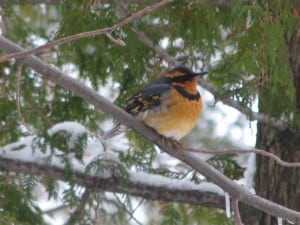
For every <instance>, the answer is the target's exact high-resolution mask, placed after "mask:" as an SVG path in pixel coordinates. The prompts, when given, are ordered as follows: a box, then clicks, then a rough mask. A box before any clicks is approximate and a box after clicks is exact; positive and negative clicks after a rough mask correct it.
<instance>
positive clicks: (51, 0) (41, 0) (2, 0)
mask: <svg viewBox="0 0 300 225" xmlns="http://www.w3.org/2000/svg"><path fill="white" fill-rule="evenodd" d="M58 2H59V0H26V1H24V0H0V5H3V6H4V5H5V4H7V3H9V4H32V5H33V4H46V5H54V4H57V3H58Z"/></svg>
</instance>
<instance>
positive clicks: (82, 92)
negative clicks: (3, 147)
mask: <svg viewBox="0 0 300 225" xmlns="http://www.w3.org/2000/svg"><path fill="white" fill-rule="evenodd" d="M0 49H2V50H4V51H6V52H8V53H15V52H20V51H24V49H23V48H21V47H20V46H18V45H16V44H15V43H13V42H11V41H9V40H8V39H6V38H4V37H0ZM22 63H24V65H28V66H29V67H31V68H32V69H33V70H35V71H36V72H38V73H40V74H41V76H42V77H43V78H46V79H49V80H50V81H52V82H54V83H55V84H57V85H59V86H61V87H63V88H66V89H68V90H70V91H72V92H73V93H74V94H75V95H77V96H79V97H82V98H83V99H84V100H86V101H87V102H88V103H89V104H92V105H94V106H95V107H96V108H97V109H99V110H101V111H103V112H105V113H107V114H109V115H111V116H112V117H113V118H114V119H116V120H118V121H120V122H121V123H123V124H125V125H126V126H128V127H130V128H132V129H133V130H135V131H136V132H138V133H139V134H140V135H142V136H143V137H144V138H146V139H148V140H150V141H152V142H153V143H154V144H155V145H157V146H158V147H159V148H160V149H162V150H163V151H165V152H167V153H168V154H169V155H171V156H173V157H175V158H177V159H179V160H181V161H182V162H184V163H186V164H187V165H189V166H190V167H191V168H193V169H194V170H195V171H197V172H199V173H200V174H202V175H204V176H206V177H207V178H208V179H210V180H211V181H212V182H213V183H215V184H216V185H218V186H220V187H221V188H222V189H223V190H224V191H226V192H228V193H229V194H230V196H231V198H233V199H237V200H238V201H240V202H243V203H245V204H247V205H250V206H252V207H254V208H256V209H258V210H262V211H264V212H266V213H269V214H271V215H273V216H276V217H280V218H283V219H285V220H289V221H291V222H294V223H299V222H300V212H297V211H295V210H291V209H289V208H287V207H284V206H282V205H279V204H277V203H274V202H272V201H269V200H267V199H264V198H262V197H260V196H257V195H254V194H252V193H250V192H249V191H247V190H245V189H244V188H243V187H241V186H240V185H238V184H236V183H235V182H233V181H232V180H230V179H229V178H228V177H226V176H224V175H223V174H222V173H221V172H219V171H218V170H216V169H214V168H213V167H211V166H210V165H208V164H207V163H206V162H204V161H202V160H201V158H200V157H199V156H198V155H197V154H196V153H192V152H188V151H185V150H184V149H182V148H173V147H171V146H169V145H167V144H166V143H165V142H164V141H163V140H162V139H161V137H160V136H159V135H158V134H157V133H156V132H154V131H153V130H152V129H150V128H149V127H147V126H146V125H144V124H143V123H142V122H140V121H138V120H136V119H135V118H134V117H133V116H131V115H129V114H127V113H126V112H125V111H124V110H122V109H120V108H119V107H117V106H116V105H114V104H112V103H111V102H109V101H108V100H107V99H105V98H103V97H101V96H100V95H98V94H97V92H96V91H94V90H93V89H91V88H89V87H87V86H85V85H84V84H83V83H80V82H79V81H77V80H75V79H73V78H71V77H69V76H67V75H66V74H64V73H62V72H61V71H59V70H58V69H56V68H54V67H52V66H50V65H48V64H46V63H44V62H43V61H41V60H40V59H38V58H37V57H35V56H27V57H25V58H24V59H23V61H22ZM0 165H1V168H3V165H6V168H10V167H9V165H12V167H13V168H14V169H15V170H18V171H20V169H22V168H19V167H18V164H13V163H12V160H8V159H2V161H1V164H0ZM21 166H24V165H23V164H22V165H21ZM31 166H32V167H31ZM42 167H43V165H39V166H37V167H36V166H35V165H32V164H30V165H29V168H32V170H33V171H32V172H35V174H36V175H42V174H39V173H41V171H43V173H47V171H46V170H43V169H42ZM13 168H11V169H13ZM52 172H53V173H55V174H56V176H58V177H59V176H62V175H63V171H62V170H61V169H60V168H56V170H54V171H52ZM47 175H48V174H47ZM77 176H78V181H80V182H82V184H85V185H92V186H93V185H95V183H94V182H93V179H92V180H86V179H85V176H82V174H77ZM87 181H89V182H88V183H86V182H87ZM100 183H101V181H100ZM97 184H98V183H97ZM112 184H113V185H112ZM103 185H104V186H103V187H107V186H105V185H109V186H111V188H112V189H113V190H112V191H116V192H126V193H129V194H134V193H132V190H134V189H136V188H137V186H138V184H136V185H137V186H133V187H131V188H130V189H125V188H124V187H123V186H122V185H121V184H120V183H114V179H109V180H106V181H105V182H104V183H103ZM140 185H141V184H140ZM143 188H144V187H143V186H142V187H141V186H139V187H138V189H141V190H143ZM173 194H174V195H175V196H176V192H175V193H173ZM159 195H161V193H159Z"/></svg>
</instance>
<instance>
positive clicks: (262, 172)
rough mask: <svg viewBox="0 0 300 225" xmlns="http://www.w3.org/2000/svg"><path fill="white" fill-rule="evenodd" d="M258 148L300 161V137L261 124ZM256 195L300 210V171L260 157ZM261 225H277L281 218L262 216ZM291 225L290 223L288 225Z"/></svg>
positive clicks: (259, 219)
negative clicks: (278, 219)
mask: <svg viewBox="0 0 300 225" xmlns="http://www.w3.org/2000/svg"><path fill="white" fill-rule="evenodd" d="M257 147H258V148H263V149H265V150H267V151H269V152H271V153H273V154H275V155H278V156H279V157H280V158H281V159H283V160H286V161H289V162H299V161H300V135H299V134H296V133H295V132H292V131H289V130H286V131H276V130H275V129H273V128H270V127H268V126H266V125H262V124H258V133H257ZM256 192H257V194H258V195H260V196H263V197H265V198H267V199H269V200H272V201H274V202H276V203H279V204H282V205H284V206H287V207H289V208H291V209H295V210H297V211H299V210H300V170H299V168H288V167H282V166H280V165H278V164H276V163H274V161H271V160H269V159H267V158H265V157H261V156H257V172H256ZM255 224H257V225H277V224H278V223H277V218H274V217H271V216H270V215H267V214H265V213H261V214H260V215H259V216H258V217H257V221H256V223H255ZM286 224H287V223H286Z"/></svg>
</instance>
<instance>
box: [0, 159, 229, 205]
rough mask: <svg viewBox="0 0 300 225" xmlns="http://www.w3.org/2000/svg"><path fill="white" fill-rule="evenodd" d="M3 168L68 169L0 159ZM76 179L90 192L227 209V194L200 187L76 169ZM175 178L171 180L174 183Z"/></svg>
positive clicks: (54, 172)
mask: <svg viewBox="0 0 300 225" xmlns="http://www.w3.org/2000/svg"><path fill="white" fill-rule="evenodd" d="M0 170H1V171H8V172H20V173H24V174H31V175H36V176H44V177H45V176H47V177H51V178H53V179H55V180H65V175H66V171H65V170H63V169H61V168H58V167H55V166H48V165H47V166H46V165H40V164H37V163H30V162H22V161H20V160H13V159H6V158H0ZM74 176H75V181H76V183H77V184H78V185H82V186H85V187H87V188H89V191H92V190H94V191H109V192H117V193H125V194H130V195H134V196H139V197H142V198H145V199H149V200H156V201H166V202H182V203H189V204H194V205H202V206H207V207H214V208H224V197H223V196H220V195H217V194H216V193H212V192H205V191H200V190H195V189H193V190H187V189H183V188H176V187H175V188H174V187H168V186H166V185H161V186H153V185H149V184H145V183H140V182H139V181H132V180H127V181H126V182H125V181H124V178H121V177H118V175H117V174H112V175H111V176H110V177H109V176H107V174H105V176H103V177H101V175H99V176H89V175H87V174H85V173H82V172H79V171H74ZM171 180H172V179H170V182H171Z"/></svg>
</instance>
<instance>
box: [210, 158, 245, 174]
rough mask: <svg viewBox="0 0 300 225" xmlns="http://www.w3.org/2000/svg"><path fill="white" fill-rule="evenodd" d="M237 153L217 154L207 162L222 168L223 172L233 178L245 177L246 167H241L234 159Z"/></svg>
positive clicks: (219, 168)
mask: <svg viewBox="0 0 300 225" xmlns="http://www.w3.org/2000/svg"><path fill="white" fill-rule="evenodd" d="M234 157H235V155H233V154H231V155H230V154H228V155H215V156H213V157H211V158H210V159H209V160H207V162H208V163H209V164H210V165H211V166H213V167H215V168H216V169H218V170H220V171H221V172H222V173H223V174H225V175H226V176H227V177H229V178H230V179H233V180H238V179H240V178H242V177H243V173H244V171H245V168H243V167H241V166H240V165H239V164H238V163H237V162H236V160H235V159H234Z"/></svg>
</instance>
